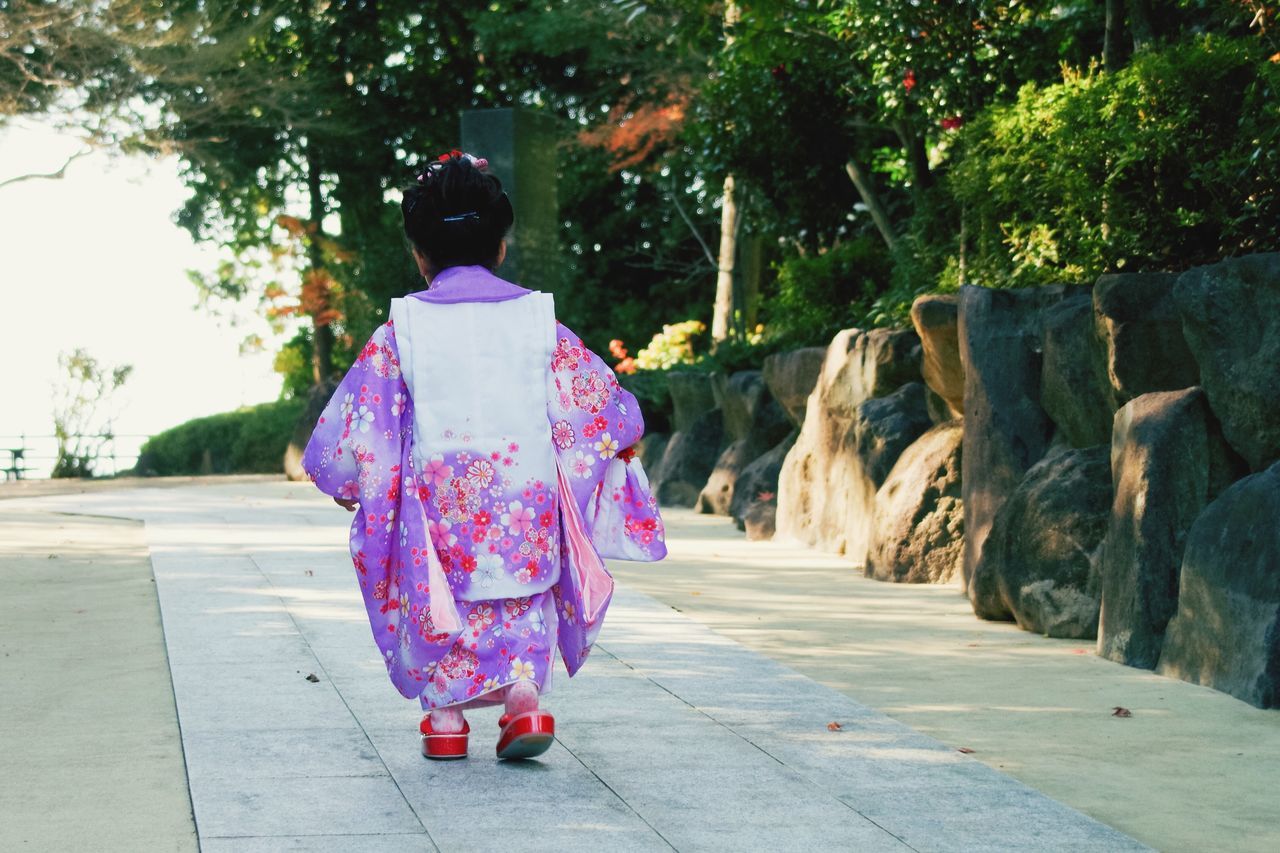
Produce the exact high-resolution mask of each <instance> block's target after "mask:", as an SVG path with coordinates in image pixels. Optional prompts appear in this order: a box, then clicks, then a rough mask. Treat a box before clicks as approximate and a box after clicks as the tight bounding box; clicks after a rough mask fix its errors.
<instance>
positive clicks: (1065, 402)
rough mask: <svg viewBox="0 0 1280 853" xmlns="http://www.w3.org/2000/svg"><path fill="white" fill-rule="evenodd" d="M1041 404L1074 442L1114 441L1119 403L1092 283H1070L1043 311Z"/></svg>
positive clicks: (1085, 444)
mask: <svg viewBox="0 0 1280 853" xmlns="http://www.w3.org/2000/svg"><path fill="white" fill-rule="evenodd" d="M1043 328H1044V339H1043V340H1044V343H1043V346H1044V363H1043V365H1042V366H1041V370H1040V404H1041V405H1042V406H1043V407H1044V410H1045V412H1046V413H1047V414H1048V415H1049V417H1050V418H1051V419H1052V420H1053V422H1054V424H1056V425H1057V427H1058V429H1059V430H1060V431H1061V433H1062V436H1063V438H1064V440H1065V441H1066V443H1067V444H1068V445H1069V446H1071V447H1096V446H1097V445H1099V444H1107V443H1108V442H1110V441H1111V417H1112V414H1113V412H1114V405H1113V402H1112V397H1111V383H1110V382H1109V381H1108V379H1107V368H1106V363H1105V357H1104V353H1103V349H1102V344H1101V342H1100V341H1099V340H1098V336H1097V333H1096V332H1095V326H1094V318H1093V295H1092V293H1091V292H1090V290H1089V288H1086V287H1080V288H1069V289H1068V290H1067V291H1066V292H1065V294H1064V296H1063V300H1062V301H1061V302H1059V303H1058V304H1056V305H1050V306H1048V307H1047V308H1045V310H1044V322H1043Z"/></svg>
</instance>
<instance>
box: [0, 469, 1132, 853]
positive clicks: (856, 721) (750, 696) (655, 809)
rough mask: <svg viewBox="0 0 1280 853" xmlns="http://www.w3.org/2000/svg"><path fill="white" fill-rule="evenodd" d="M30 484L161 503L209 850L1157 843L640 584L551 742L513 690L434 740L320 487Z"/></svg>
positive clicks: (127, 504) (144, 515)
mask: <svg viewBox="0 0 1280 853" xmlns="http://www.w3.org/2000/svg"><path fill="white" fill-rule="evenodd" d="M15 504H17V505H25V506H36V507H40V508H43V509H46V510H50V511H52V510H61V511H74V512H87V513H95V514H109V515H121V516H129V517H136V518H140V519H143V520H145V522H146V534H147V541H148V545H149V548H150V553H151V560H152V565H153V568H154V572H155V577H156V580H157V587H158V592H159V599H160V604H161V608H162V612H163V621H164V631H165V637H166V641H167V644H168V653H169V661H170V666H171V671H172V675H173V688H174V693H175V696H176V701H177V709H178V715H179V720H180V722H181V728H182V741H183V748H184V751H185V755H186V767H187V773H188V777H189V782H190V791H191V800H192V803H193V806H194V813H195V821H196V827H197V829H198V831H199V836H200V842H201V847H202V849H204V850H207V851H221V850H237V851H239V850H285V849H297V850H335V851H337V850H341V851H360V850H373V849H385V848H387V847H388V846H392V845H394V847H395V849H401V850H434V849H439V850H446V851H452V850H459V851H471V850H490V849H492V850H498V849H501V850H504V851H506V850H512V849H520V850H541V849H546V850H551V849H555V850H574V849H583V850H586V849H593V850H594V849H600V848H604V849H610V850H612V849H618V850H650V849H652V850H669V849H676V850H732V851H740V850H771V851H774V850H859V851H878V850H922V851H923V850H939V851H941V850H1064V851H1065V850H1071V851H1081V850H1098V851H1104V850H1105V851H1115V850H1131V849H1144V848H1142V847H1141V846H1140V845H1138V844H1137V843H1136V842H1134V841H1132V840H1130V839H1128V838H1126V837H1125V836H1123V835H1121V834H1120V833H1118V832H1115V831H1114V830H1112V829H1110V828H1108V827H1106V826H1104V825H1102V824H1100V823H1097V822H1096V821H1093V820H1091V819H1089V818H1087V817H1085V816H1084V815H1082V814H1080V813H1079V812H1076V811H1074V810H1072V809H1070V808H1068V807H1066V806H1063V805H1061V804H1059V803H1057V802H1055V801H1053V800H1051V799H1049V798H1047V797H1045V796H1043V795H1042V794H1039V793H1037V792H1036V791H1034V790H1032V789H1030V788H1028V787H1026V786H1024V785H1022V784H1021V783H1019V782H1017V781H1015V780H1014V779H1012V778H1011V777H1009V776H1006V775H1003V774H1001V773H998V772H996V771H994V770H992V769H990V768H988V767H986V766H985V765H983V764H981V763H979V762H977V761H974V760H972V759H971V758H968V757H966V756H965V755H962V754H960V753H959V752H958V751H957V750H956V749H954V748H953V747H950V746H945V745H943V744H941V743H939V742H937V741H934V740H932V739H930V738H929V737H926V736H924V735H921V734H919V733H917V732H915V731H913V730H912V729H910V728H907V727H906V726H904V725H902V724H901V723H898V722H895V721H893V720H891V719H889V718H888V717H886V716H884V715H882V714H879V713H877V712H875V711H872V710H870V709H869V708H867V707H865V706H863V705H860V704H858V703H857V702H855V701H854V700H853V699H851V698H849V697H848V696H846V695H844V694H842V693H840V692H838V691H835V690H832V689H830V688H828V687H824V686H822V685H820V684H818V683H816V682H815V681H812V680H810V679H808V678H806V677H804V676H803V675H800V674H799V673H797V672H795V671H794V670H792V669H789V668H788V667H786V666H784V665H782V664H779V663H777V662H775V661H774V660H771V659H770V658H767V657H764V656H762V655H760V654H758V653H755V652H752V651H750V650H748V649H747V648H745V647H744V646H742V645H740V644H738V643H736V642H734V641H732V640H730V639H727V638H725V637H724V636H722V635H719V634H717V633H715V632H713V631H711V630H709V629H708V628H706V627H705V626H703V625H701V624H699V623H697V622H695V621H693V620H691V619H689V618H687V617H685V616H683V615H681V614H680V613H677V612H675V611H674V610H673V609H672V608H671V607H670V606H668V605H665V604H661V603H659V602H658V601H656V600H655V599H653V598H650V597H649V596H647V595H644V594H642V593H639V592H636V591H633V590H631V589H627V588H623V589H621V590H620V591H619V593H618V595H617V596H616V598H615V603H614V606H613V608H612V609H611V611H610V615H609V620H608V622H607V625H606V628H605V632H604V634H603V636H602V638H601V643H600V647H599V650H598V653H597V654H596V655H595V656H593V658H592V661H591V662H590V663H589V664H588V666H587V667H586V668H585V669H584V671H583V673H582V674H581V675H580V676H579V677H578V678H575V679H574V680H573V681H572V682H569V681H568V680H567V679H564V678H560V679H559V681H558V684H557V686H556V691H555V693H553V695H552V697H550V700H549V706H550V707H551V708H552V709H553V710H554V712H555V713H556V716H557V722H558V728H559V729H560V732H561V736H560V738H559V742H558V743H557V745H556V746H555V747H554V748H553V749H552V751H551V752H549V753H548V754H547V756H546V757H545V760H542V761H538V762H527V763H523V764H499V763H497V762H496V761H495V760H493V758H492V757H491V756H492V753H491V750H492V743H491V742H492V740H493V739H494V737H495V735H496V726H495V724H494V723H495V718H496V715H497V711H496V709H491V710H489V711H488V712H487V713H485V712H478V713H474V714H472V715H471V721H472V727H473V732H474V736H473V742H472V757H471V758H470V759H469V760H468V761H465V762H457V763H448V764H436V763H429V762H426V761H424V760H423V759H422V758H421V757H420V755H419V753H418V744H417V737H416V733H415V732H416V724H417V721H418V719H419V717H420V714H419V712H418V710H417V708H416V707H415V706H414V705H413V704H411V703H409V702H407V701H405V700H403V699H401V698H400V697H399V695H398V694H397V693H396V692H395V691H394V689H393V688H392V687H391V686H390V684H389V682H388V681H387V679H386V677H385V674H384V669H383V667H382V664H381V663H380V661H379V659H378V656H377V653H376V649H375V647H374V646H373V644H372V642H371V638H370V636H369V628H368V624H367V622H366V620H365V617H364V614H363V611H362V605H361V603H360V599H359V596H358V593H357V590H356V586H355V581H354V578H353V574H352V571H351V567H350V564H349V562H348V560H347V557H346V554H345V548H344V536H343V534H342V527H343V525H344V522H345V518H344V514H342V513H341V512H340V511H337V510H335V509H334V508H333V507H332V505H330V504H326V502H325V499H323V498H321V497H320V496H317V495H316V494H315V493H314V492H311V491H309V490H308V489H307V487H305V486H301V487H300V486H293V485H289V484H285V483H270V484H251V485H246V484H239V485H233V486H202V487H193V488H177V489H169V490H165V491H157V490H135V491H124V492H102V493H95V494H85V495H76V496H67V497H48V498H42V499H38V500H36V501H27V500H25V499H24V500H21V501H14V502H11V503H10V504H8V505H7V507H6V508H10V507H12V508H21V507H20V506H16V507H15V506H14V505H15ZM830 723H838V724H839V728H838V729H837V730H831V727H829V724H830ZM514 833H518V836H517V835H513V834H514ZM513 839H517V840H513ZM139 849H141V848H139Z"/></svg>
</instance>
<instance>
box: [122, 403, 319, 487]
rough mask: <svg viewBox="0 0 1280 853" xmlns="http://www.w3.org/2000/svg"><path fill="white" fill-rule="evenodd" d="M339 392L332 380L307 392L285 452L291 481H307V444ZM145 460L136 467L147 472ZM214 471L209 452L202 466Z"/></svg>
mask: <svg viewBox="0 0 1280 853" xmlns="http://www.w3.org/2000/svg"><path fill="white" fill-rule="evenodd" d="M337 390H338V380H336V379H330V380H329V381H327V382H322V383H320V384H319V385H316V386H313V387H312V388H311V390H310V391H308V392H307V405H306V408H304V409H303V410H302V415H301V416H300V417H299V418H298V422H297V423H296V424H294V426H293V435H292V436H290V438H289V444H288V446H287V447H286V448H285V451H284V460H283V465H284V475H285V477H287V478H288V479H290V480H294V481H301V480H306V479H308V478H307V472H306V471H304V470H302V453H303V451H305V450H306V449H307V442H308V441H310V440H311V433H312V431H313V430H314V429H315V428H316V421H318V420H320V416H321V415H322V414H324V407H325V406H327V405H329V398H331V397H332V396H333V394H334V392H335V391H337ZM144 462H145V460H139V463H138V465H137V466H136V467H137V468H138V469H139V470H144V471H145V470H146V468H145V467H144ZM201 467H202V468H204V469H208V470H209V472H212V470H213V459H212V457H211V456H210V455H209V453H208V451H206V452H205V460H204V464H203V465H202V466H201Z"/></svg>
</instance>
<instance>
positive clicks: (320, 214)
mask: <svg viewBox="0 0 1280 853" xmlns="http://www.w3.org/2000/svg"><path fill="white" fill-rule="evenodd" d="M306 157H307V196H308V201H309V202H310V207H311V215H310V219H311V223H312V225H313V226H314V228H315V231H314V233H312V234H311V235H310V239H309V240H308V243H307V260H308V262H309V263H310V265H311V270H312V271H313V272H318V271H319V270H321V269H323V268H324V257H323V254H322V252H321V250H320V238H321V237H322V236H323V234H324V230H323V226H322V224H321V223H323V222H324V214H325V209H324V191H323V189H322V188H321V186H320V165H319V163H318V162H317V161H318V159H319V158H317V157H316V154H315V149H314V148H313V146H312V144H311V140H307V143H306ZM332 371H333V329H331V328H329V324H328V323H327V322H326V323H316V324H315V326H314V332H313V335H312V347H311V378H312V380H313V381H314V382H315V384H316V385H319V384H320V383H322V382H324V381H326V380H327V379H328V378H329V374H330V373H331V372H332Z"/></svg>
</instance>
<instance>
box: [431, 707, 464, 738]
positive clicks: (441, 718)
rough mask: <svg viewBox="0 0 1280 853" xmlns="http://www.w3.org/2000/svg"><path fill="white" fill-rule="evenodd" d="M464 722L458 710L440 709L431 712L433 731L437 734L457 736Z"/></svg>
mask: <svg viewBox="0 0 1280 853" xmlns="http://www.w3.org/2000/svg"><path fill="white" fill-rule="evenodd" d="M463 722H464V720H463V717H462V712H461V711H459V710H458V709H457V708H438V709H436V710H434V711H432V712H431V729H432V731H434V732H436V733H437V734H442V735H448V734H457V733H458V732H460V731H462V724H463Z"/></svg>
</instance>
